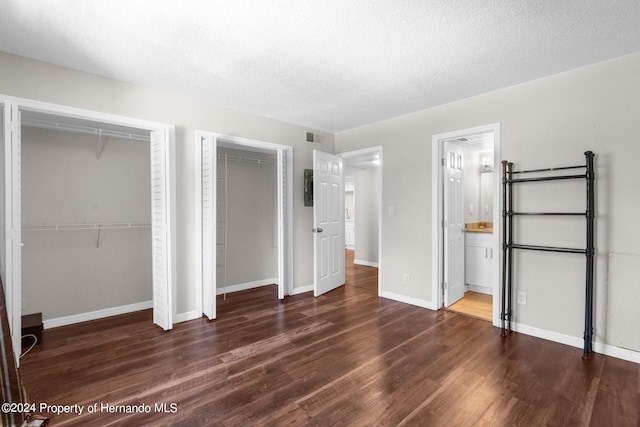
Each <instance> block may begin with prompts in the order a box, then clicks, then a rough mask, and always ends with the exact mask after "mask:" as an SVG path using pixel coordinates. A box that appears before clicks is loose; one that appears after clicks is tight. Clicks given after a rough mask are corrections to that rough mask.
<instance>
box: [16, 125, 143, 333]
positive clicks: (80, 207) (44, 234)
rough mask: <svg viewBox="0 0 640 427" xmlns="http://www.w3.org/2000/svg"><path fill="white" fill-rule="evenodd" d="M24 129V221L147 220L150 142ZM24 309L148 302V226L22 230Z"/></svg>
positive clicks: (62, 312) (48, 314) (62, 310)
mask: <svg viewBox="0 0 640 427" xmlns="http://www.w3.org/2000/svg"><path fill="white" fill-rule="evenodd" d="M96 150H97V140H96V137H95V136H91V135H84V134H78V133H68V132H61V131H53V130H42V129H34V128H29V127H23V129H22V222H23V226H30V225H43V224H82V223H89V224H91V223H114V222H115V223H122V222H131V223H147V224H149V223H150V222H151V209H150V205H151V203H150V201H151V190H150V188H151V184H150V176H151V175H150V173H151V172H150V166H149V165H150V158H149V143H146V142H139V141H131V140H122V139H116V138H107V143H106V146H105V148H104V151H103V152H102V155H101V156H100V159H99V160H97V159H96ZM22 236H23V237H22V241H23V243H24V247H23V250H22V256H23V258H22V272H23V276H22V298H23V301H24V304H23V312H26V313H34V312H42V313H43V318H44V319H45V320H48V319H53V318H58V317H62V316H68V315H72V314H79V313H85V312H89V311H94V310H100V309H105V308H111V307H117V306H121V305H126V304H133V303H138V302H144V301H149V300H151V298H152V292H151V285H152V280H151V230H150V229H149V228H131V229H112V230H103V231H102V232H101V239H100V248H99V249H96V241H97V231H96V230H65V231H48V230H47V231H24V232H23V235H22Z"/></svg>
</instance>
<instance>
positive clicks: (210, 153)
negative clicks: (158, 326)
mask: <svg viewBox="0 0 640 427" xmlns="http://www.w3.org/2000/svg"><path fill="white" fill-rule="evenodd" d="M200 147H201V148H200V150H201V153H200V156H201V164H202V169H201V173H200V177H201V178H200V179H201V183H200V184H201V191H202V194H201V203H202V312H203V313H204V315H205V316H207V318H209V320H213V319H215V318H216V265H215V262H214V261H215V259H216V250H215V249H216V221H217V219H216V215H217V212H216V210H217V209H216V177H217V171H216V166H217V162H216V151H217V146H216V138H215V136H213V135H204V136H202V140H201V146H200Z"/></svg>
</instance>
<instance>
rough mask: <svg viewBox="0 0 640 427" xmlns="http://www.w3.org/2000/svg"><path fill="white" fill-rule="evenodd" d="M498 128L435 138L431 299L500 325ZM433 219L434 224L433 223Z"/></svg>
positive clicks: (440, 306) (451, 308) (489, 126)
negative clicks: (435, 237)
mask: <svg viewBox="0 0 640 427" xmlns="http://www.w3.org/2000/svg"><path fill="white" fill-rule="evenodd" d="M499 148H500V145H499V124H494V125H488V126H483V127H478V128H473V129H465V130H461V131H456V132H450V133H446V134H441V135H435V136H434V137H433V147H432V153H433V160H434V169H433V170H434V177H433V187H434V188H433V196H432V200H433V209H434V210H433V217H434V221H433V224H434V226H433V227H434V228H435V229H434V230H433V232H434V236H437V239H434V248H433V249H434V253H435V254H437V256H435V257H434V258H433V259H434V261H433V263H434V266H433V271H434V283H436V284H437V285H436V286H434V287H433V293H434V295H433V298H434V299H433V300H434V301H437V307H438V308H447V309H448V310H452V311H459V312H463V313H465V314H469V315H472V316H475V317H480V318H484V319H486V320H489V321H492V322H493V324H495V325H497V324H498V323H499V315H498V306H499V294H498V283H499V251H498V249H499V246H498V240H499V238H498V237H499V230H498V228H497V227H496V228H495V229H494V224H496V226H497V224H498V221H499V203H498V202H499V197H498V194H499V189H500V187H499V184H500V181H499V173H498V172H494V167H496V166H497V165H499V159H500V155H499ZM435 219H437V220H435Z"/></svg>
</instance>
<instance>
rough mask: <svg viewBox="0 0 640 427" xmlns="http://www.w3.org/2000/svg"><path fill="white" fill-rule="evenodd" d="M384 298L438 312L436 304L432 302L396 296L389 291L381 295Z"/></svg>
mask: <svg viewBox="0 0 640 427" xmlns="http://www.w3.org/2000/svg"><path fill="white" fill-rule="evenodd" d="M380 296H381V297H382V298H387V299H392V300H394V301H399V302H404V303H406V304H411V305H416V306H418V307H422V308H428V309H429V310H436V308H435V307H434V304H433V303H432V302H431V301H425V300H422V299H419V298H412V297H407V296H405V295H400V294H396V293H393V292H389V291H382V292H381V293H380Z"/></svg>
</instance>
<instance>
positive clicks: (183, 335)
mask: <svg viewBox="0 0 640 427" xmlns="http://www.w3.org/2000/svg"><path fill="white" fill-rule="evenodd" d="M352 261H353V253H352V252H351V253H349V252H347V265H348V269H347V284H346V285H345V286H343V287H341V288H338V289H336V290H334V291H332V292H329V293H328V294H326V295H323V296H321V297H319V298H313V296H312V295H310V294H309V293H307V294H302V295H296V296H292V297H288V298H286V299H285V300H284V301H278V300H277V289H276V288H275V286H266V287H262V288H257V289H252V290H248V291H244V292H237V293H234V294H229V295H227V297H226V299H223V298H219V300H218V319H217V320H215V321H208V320H206V319H205V318H201V319H197V320H193V321H190V322H185V323H181V324H178V325H175V328H174V329H173V330H171V331H168V332H164V331H161V330H159V329H158V328H157V327H155V326H153V325H152V319H151V312H150V311H149V310H147V311H142V312H137V313H131V314H127V315H122V316H116V317H113V318H109V319H102V320H98V321H93V322H86V323H82V324H77V325H72V326H66V327H62V328H56V329H51V330H47V331H45V334H44V339H43V342H42V344H40V345H38V346H37V347H36V348H34V349H33V350H32V351H31V352H30V353H29V354H28V355H26V356H25V357H24V358H23V359H22V367H21V368H20V370H21V376H22V379H23V383H24V385H25V388H26V390H27V393H28V395H29V399H30V400H31V401H36V402H46V403H48V404H59V405H73V404H78V405H83V406H84V407H85V411H84V413H83V414H82V415H81V416H78V415H74V414H60V415H55V416H53V417H52V419H51V423H50V425H52V426H57V425H59V426H81V425H82V426H84V425H126V426H129V425H153V426H196V425H197V426H200V425H216V426H217V425H220V426H247V425H258V426H259V425H266V426H273V425H278V426H279V425H295V426H298V425H317V426H325V425H363V426H365V425H366V426H371V425H377V426H395V425H407V426H413V425H474V426H475V425H478V426H485V425H486V426H501V425H527V426H530V425H551V426H573V425H576V426H583V425H593V426H600V425H616V426H618V425H620V426H625V425H629V426H631V425H634V426H637V425H638V420H639V419H640V414H639V413H638V412H639V409H638V406H639V404H640V379H639V378H640V368H639V365H638V364H634V363H630V362H625V361H621V360H617V359H613V358H610V357H606V356H602V355H598V354H596V355H594V357H593V359H592V360H590V361H587V362H584V361H582V359H581V358H580V354H581V350H580V349H576V348H572V347H567V346H564V345H561V344H557V343H552V342H549V341H544V340H540V339H537V338H534V337H530V336H526V335H521V334H517V333H513V334H511V336H510V337H508V338H507V339H502V338H501V337H500V331H499V330H498V329H496V328H494V327H493V326H492V325H491V324H490V323H488V322H486V321H482V320H478V319H474V318H471V317H469V316H464V315H460V314H458V313H453V312H447V311H444V310H441V311H438V312H434V311H430V310H426V309H423V308H419V307H415V306H411V305H407V304H403V303H399V302H396V301H391V300H386V299H383V298H378V297H377V269H376V268H372V267H366V266H356V265H353V263H352ZM96 403H97V404H98V405H100V404H110V405H140V404H146V405H150V409H151V411H150V413H148V414H139V413H131V414H128V413H109V412H106V411H102V412H100V411H98V413H97V414H89V413H87V411H86V407H87V406H89V405H93V404H96ZM155 403H165V404H171V403H175V404H176V405H177V411H175V412H171V410H172V407H171V406H168V407H167V408H166V409H167V410H168V411H169V412H161V411H156V410H155V409H156V408H155V407H154V404H155ZM131 408H133V406H131ZM158 409H160V408H158ZM49 415H50V414H49Z"/></svg>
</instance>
